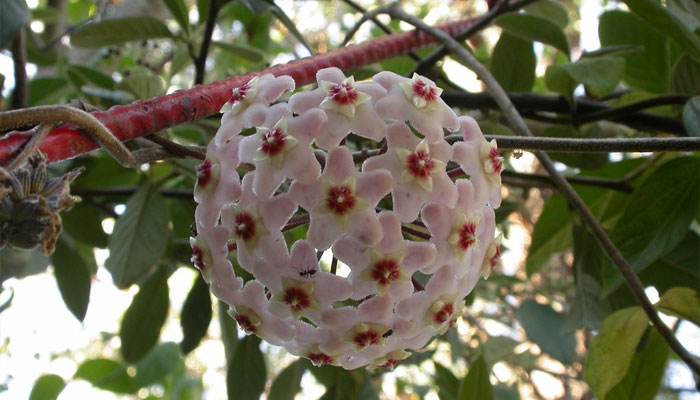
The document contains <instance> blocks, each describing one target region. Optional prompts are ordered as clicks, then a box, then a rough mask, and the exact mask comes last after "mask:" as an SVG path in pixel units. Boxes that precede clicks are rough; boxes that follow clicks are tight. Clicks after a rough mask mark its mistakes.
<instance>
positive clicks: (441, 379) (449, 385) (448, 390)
mask: <svg viewBox="0 0 700 400" xmlns="http://www.w3.org/2000/svg"><path fill="white" fill-rule="evenodd" d="M433 364H434V365H435V382H434V384H435V385H437V387H438V396H439V397H440V400H456V399H457V394H458V393H459V386H460V383H459V380H458V379H457V377H456V376H455V375H454V374H453V373H452V371H450V370H449V369H447V368H445V367H443V366H442V364H440V363H437V362H433Z"/></svg>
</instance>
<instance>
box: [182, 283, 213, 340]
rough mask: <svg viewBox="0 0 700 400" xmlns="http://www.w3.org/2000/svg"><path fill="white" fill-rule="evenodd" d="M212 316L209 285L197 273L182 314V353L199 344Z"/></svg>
mask: <svg viewBox="0 0 700 400" xmlns="http://www.w3.org/2000/svg"><path fill="white" fill-rule="evenodd" d="M211 316H212V308H211V294H210V293H209V285H207V282H205V281H204V279H203V278H202V277H201V276H200V275H199V274H197V277H196V278H195V280H194V284H193V285H192V289H190V292H189V293H188V294H187V298H186V299H185V303H184V304H183V305H182V313H181V314H180V325H181V326H182V333H183V338H182V342H180V349H181V350H182V354H187V353H189V352H190V351H192V350H194V349H195V348H197V346H199V342H200V341H201V340H202V338H203V337H204V336H205V335H206V334H207V330H208V329H209V323H210V322H211Z"/></svg>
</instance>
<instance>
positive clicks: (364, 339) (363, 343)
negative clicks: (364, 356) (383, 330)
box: [352, 329, 382, 349]
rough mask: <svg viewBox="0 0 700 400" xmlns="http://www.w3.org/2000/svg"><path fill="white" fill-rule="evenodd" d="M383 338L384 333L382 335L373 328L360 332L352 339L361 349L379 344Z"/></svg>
mask: <svg viewBox="0 0 700 400" xmlns="http://www.w3.org/2000/svg"><path fill="white" fill-rule="evenodd" d="M381 339H382V335H380V334H379V333H378V332H376V331H373V330H371V329H370V330H367V331H365V332H360V333H358V334H356V335H355V336H354V337H353V338H352V341H353V343H355V345H356V346H357V347H359V348H361V349H363V348H365V347H367V346H371V345H374V344H379V342H380V341H381Z"/></svg>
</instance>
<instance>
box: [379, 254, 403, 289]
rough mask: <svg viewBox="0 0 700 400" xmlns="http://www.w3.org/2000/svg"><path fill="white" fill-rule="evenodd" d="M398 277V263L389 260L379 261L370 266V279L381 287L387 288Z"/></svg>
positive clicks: (399, 273) (399, 272)
mask: <svg viewBox="0 0 700 400" xmlns="http://www.w3.org/2000/svg"><path fill="white" fill-rule="evenodd" d="M400 276H401V271H400V270H399V265H398V263H397V262H396V261H394V260H392V259H390V258H386V259H384V260H379V261H377V262H376V263H374V265H373V266H372V279H374V280H375V281H377V283H379V284H380V285H382V286H389V285H390V284H391V282H393V281H395V280H397V279H399V277H400Z"/></svg>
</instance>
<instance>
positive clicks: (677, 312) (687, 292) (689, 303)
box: [656, 287, 700, 326]
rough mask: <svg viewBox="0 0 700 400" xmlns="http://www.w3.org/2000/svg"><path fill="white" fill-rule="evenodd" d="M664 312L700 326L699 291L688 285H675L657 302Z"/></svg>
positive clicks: (657, 305)
mask: <svg viewBox="0 0 700 400" xmlns="http://www.w3.org/2000/svg"><path fill="white" fill-rule="evenodd" d="M656 308H658V309H659V310H660V311H661V312H663V313H664V314H669V315H673V316H675V317H678V318H683V319H686V320H688V321H690V322H692V323H694V324H695V325H697V326H700V296H698V292H696V291H695V290H693V289H691V288H687V287H675V288H672V289H670V290H668V291H667V292H666V293H664V294H663V296H661V299H660V300H659V302H658V303H656Z"/></svg>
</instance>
